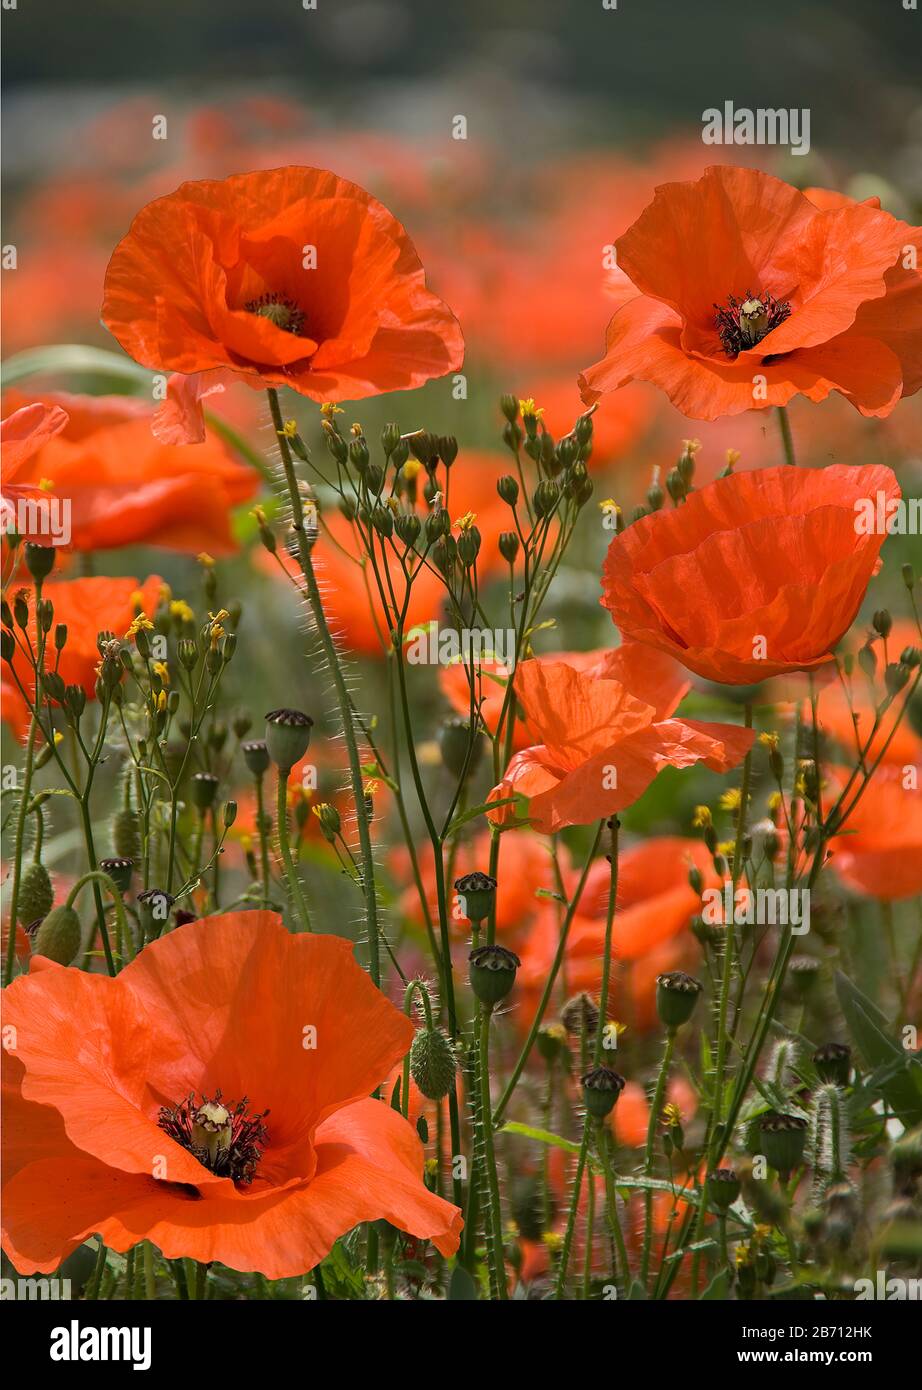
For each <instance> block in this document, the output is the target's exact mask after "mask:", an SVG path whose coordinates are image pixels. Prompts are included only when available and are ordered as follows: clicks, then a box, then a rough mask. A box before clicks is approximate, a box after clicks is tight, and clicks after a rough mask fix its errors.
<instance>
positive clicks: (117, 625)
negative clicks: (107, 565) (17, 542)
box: [3, 575, 163, 734]
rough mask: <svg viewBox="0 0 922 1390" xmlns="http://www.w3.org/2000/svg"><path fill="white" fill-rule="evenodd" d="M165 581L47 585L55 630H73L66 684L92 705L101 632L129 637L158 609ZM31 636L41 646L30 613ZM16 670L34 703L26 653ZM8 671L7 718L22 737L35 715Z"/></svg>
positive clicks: (17, 657)
mask: <svg viewBox="0 0 922 1390" xmlns="http://www.w3.org/2000/svg"><path fill="white" fill-rule="evenodd" d="M162 587H163V580H162V579H159V578H158V577H157V576H156V575H151V577H150V578H149V579H147V580H146V581H145V582H144V584H139V583H138V581H137V580H136V579H105V578H94V579H59V580H50V581H48V582H46V583H45V585H44V588H43V591H42V592H43V597H44V598H46V599H50V600H51V603H52V606H53V608H54V621H55V625H57V624H58V623H64V624H65V626H66V627H67V643H66V645H65V647H64V649H63V651H62V652H61V659H60V661H59V663H58V672H59V674H60V676H61V679H62V680H63V681H64V684H65V685H79V686H82V687H83V689H84V690H85V691H86V694H87V698H88V699H90V700H92V699H93V698H94V696H95V693H96V667H97V666H98V664H99V649H98V647H97V645H96V638H97V635H98V634H99V633H100V632H114V633H115V635H116V637H122V636H124V634H125V632H126V631H127V630H128V627H129V625H130V623H131V620H132V619H133V618H134V616H135V614H136V613H137V612H142V613H146V614H147V616H148V617H150V616H151V614H152V613H153V611H154V609H155V608H156V606H157V601H158V599H159V596H160V590H161V588H162ZM28 632H29V637H30V639H31V641H32V644H33V648H34V646H35V636H36V634H35V613H34V612H30V614H29V628H28ZM12 665H13V669H14V670H15V671H16V674H17V675H18V676H19V679H20V681H21V682H22V684H23V685H24V686H25V688H26V690H27V691H28V693H29V696H30V698H31V697H32V695H33V694H34V681H33V680H32V676H31V670H30V668H29V667H27V666H26V664H25V662H24V660H23V658H22V653H21V652H18V651H17V652H16V653H15V654H14V656H13V663H12ZM8 671H9V667H8V666H7V665H6V663H4V668H3V718H4V719H5V720H6V721H7V722H8V723H9V724H11V725H12V727H13V728H14V730H15V731H16V732H17V734H19V733H22V732H24V731H25V729H26V728H28V723H29V713H28V707H27V705H26V702H25V700H24V699H23V698H22V695H21V693H20V691H19V688H18V686H17V685H16V683H15V681H13V680H12V679H11V678H9V676H8V674H7V673H8Z"/></svg>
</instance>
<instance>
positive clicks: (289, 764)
mask: <svg viewBox="0 0 922 1390" xmlns="http://www.w3.org/2000/svg"><path fill="white" fill-rule="evenodd" d="M313 724H314V721H313V719H311V717H310V715H309V714H303V713H302V712H301V710H297V709H274V710H270V711H269V713H268V714H267V715H266V748H267V749H268V752H269V757H270V758H271V759H272V761H273V762H274V763H275V765H276V767H277V768H278V769H279V770H280V771H281V772H284V773H286V774H287V773H289V772H290V771H291V769H292V768H293V767H294V765H295V763H296V762H298V761H299V760H300V759H301V758H303V757H304V754H305V753H306V752H307V750H308V746H309V744H310V741H311V729H312V727H313Z"/></svg>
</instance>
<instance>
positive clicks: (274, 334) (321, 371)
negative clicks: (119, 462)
mask: <svg viewBox="0 0 922 1390" xmlns="http://www.w3.org/2000/svg"><path fill="white" fill-rule="evenodd" d="M103 320H104V322H105V323H106V325H107V327H108V328H109V329H110V331H111V332H112V333H113V334H114V335H115V337H116V338H117V339H118V341H119V342H120V343H121V345H122V347H123V348H124V349H125V351H126V352H127V353H129V355H130V356H132V357H133V358H135V360H136V361H138V362H140V363H142V364H143V365H144V366H145V367H150V368H153V369H155V370H158V371H170V372H176V373H180V374H181V375H182V376H185V377H192V378H194V380H193V381H190V382H186V383H183V386H182V390H181V393H180V397H179V399H178V405H177V406H174V407H172V408H168V409H167V410H166V411H165V412H164V414H163V416H162V418H161V429H160V431H159V433H160V438H161V439H164V440H166V442H169V443H186V442H190V441H191V440H193V439H195V438H197V437H198V431H199V429H200V428H201V426H200V420H201V405H200V398H201V394H202V392H203V391H207V390H208V389H214V388H216V387H218V388H220V387H221V386H222V385H223V384H224V382H226V381H227V380H232V379H233V378H235V377H238V376H239V377H243V378H245V379H246V380H247V381H248V382H249V383H250V385H252V386H290V387H292V388H293V389H294V390H295V391H298V392H300V393H301V394H302V395H305V396H310V397H311V398H312V399H313V400H316V401H339V400H359V399H362V398H363V397H365V396H373V395H377V394H379V393H380V392H384V391H401V390H408V389H410V388H412V387H416V386H420V385H422V383H423V382H425V381H429V380H431V379H432V378H433V377H439V376H444V375H445V374H446V373H447V372H450V371H452V370H453V369H454V368H456V367H458V366H459V365H460V362H461V359H462V356H463V341H462V338H461V330H460V328H459V327H458V324H457V321H456V320H455V318H454V316H453V314H452V313H451V311H450V310H449V309H448V307H447V306H446V305H445V304H443V302H442V301H441V300H440V299H439V298H438V297H437V296H436V295H434V294H433V293H432V292H431V291H430V290H428V289H427V288H426V284H425V274H424V271H423V267H422V265H421V264H420V261H419V258H418V256H417V254H416V251H415V249H414V247H413V244H412V242H411V241H410V239H409V237H408V236H407V234H406V232H405V231H404V229H403V227H402V226H401V225H400V223H399V222H398V221H397V220H396V218H394V217H392V216H391V214H390V213H389V212H388V211H387V209H386V208H384V207H382V205H381V204H380V203H379V202H377V201H376V200H375V199H374V198H372V197H371V196H370V195H369V194H368V193H366V192H365V191H364V190H363V189H361V188H359V187H358V186H357V185H356V184H353V183H349V182H348V181H347V180H345V179H341V178H338V177H337V176H336V175H335V174H331V173H329V172H328V171H327V170H324V169H307V168H283V169H265V170H260V171H257V172H256V173H252V174H236V175H234V176H233V177H231V178H228V179H223V180H202V181H201V182H194V183H184V184H182V186H181V187H180V188H179V189H177V191H176V192H175V193H171V194H169V195H168V196H167V197H165V198H158V199H156V200H155V201H154V202H152V203H149V204H148V205H147V207H145V208H142V210H141V211H140V212H139V213H138V215H137V217H136V218H135V219H134V221H133V222H132V224H131V228H130V230H129V232H128V235H127V236H126V237H125V238H124V240H122V241H121V242H120V243H119V245H118V246H117V247H116V249H115V252H114V254H113V256H112V260H111V261H110V263H109V268H108V271H107V273H106V287H105V301H104V304H103ZM200 373H206V374H207V375H206V376H205V377H204V378H202V377H201V376H199V374H200Z"/></svg>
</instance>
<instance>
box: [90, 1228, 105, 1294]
mask: <svg viewBox="0 0 922 1390" xmlns="http://www.w3.org/2000/svg"><path fill="white" fill-rule="evenodd" d="M107 1254H108V1251H107V1250H106V1247H105V1245H104V1244H103V1243H102V1241H100V1242H99V1248H98V1249H97V1251H96V1264H95V1265H94V1266H93V1273H92V1275H91V1276H90V1282H89V1284H88V1285H87V1291H86V1296H87V1300H88V1301H90V1302H93V1301H95V1300H96V1299H98V1298H99V1290H100V1287H101V1285H102V1276H103V1273H104V1271H105V1268H106V1256H107Z"/></svg>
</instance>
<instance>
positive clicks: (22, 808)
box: [3, 693, 38, 985]
mask: <svg viewBox="0 0 922 1390" xmlns="http://www.w3.org/2000/svg"><path fill="white" fill-rule="evenodd" d="M35 698H36V701H37V700H38V694H37V693H36V697H35ZM37 733H38V720H37V719H36V717H35V715H34V714H33V716H32V718H31V720H30V722H29V737H28V739H27V742H26V762H25V767H24V769H23V774H22V788H21V790H20V793H19V795H20V802H19V808H18V810H17V814H16V838H15V842H14V846H13V886H12V890H11V893H10V935H9V940H8V941H7V945H6V960H5V962H4V966H3V983H4V984H5V985H8V984H9V983H10V981H11V980H12V978H13V967H14V965H15V963H16V919H17V917H18V915H19V885H20V883H21V882H22V853H23V841H24V837H25V830H26V816H27V812H28V809H29V797H30V794H31V790H32V766H33V763H34V760H35V736H36V734H37Z"/></svg>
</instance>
